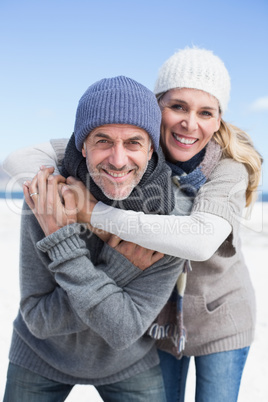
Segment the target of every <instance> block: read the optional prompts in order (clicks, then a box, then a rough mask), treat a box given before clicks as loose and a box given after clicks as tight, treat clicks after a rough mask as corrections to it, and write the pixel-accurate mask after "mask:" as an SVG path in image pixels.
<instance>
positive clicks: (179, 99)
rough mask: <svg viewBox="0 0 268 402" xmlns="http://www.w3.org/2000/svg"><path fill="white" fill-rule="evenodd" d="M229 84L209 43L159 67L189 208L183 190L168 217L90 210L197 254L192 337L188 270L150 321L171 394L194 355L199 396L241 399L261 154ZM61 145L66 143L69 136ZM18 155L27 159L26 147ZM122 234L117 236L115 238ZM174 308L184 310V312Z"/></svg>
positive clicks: (147, 239) (170, 144)
mask: <svg viewBox="0 0 268 402" xmlns="http://www.w3.org/2000/svg"><path fill="white" fill-rule="evenodd" d="M229 92H230V78H229V74H228V72H227V70H226V68H225V66H224V64H223V63H222V61H221V60H220V59H219V58H218V57H217V56H215V55H214V54H213V53H212V52H210V51H207V50H204V49H197V48H190V49H189V48H186V49H184V50H181V51H179V52H177V53H175V54H174V55H173V56H172V57H171V58H170V59H168V60H167V61H166V62H165V63H164V65H163V66H162V68H161V69H160V71H159V76H158V79H157V81H156V85H155V94H156V96H157V98H158V100H159V105H160V108H161V110H162V126H161V145H162V149H163V151H164V154H165V157H166V160H167V163H168V164H169V166H170V167H171V169H172V172H173V181H174V186H178V187H179V188H180V190H183V191H184V192H185V193H186V194H187V195H188V196H189V199H191V200H193V207H192V210H191V213H190V210H189V214H190V215H188V216H175V215H179V214H180V211H179V206H180V203H179V199H177V202H176V208H175V210H174V211H173V213H174V214H173V215H171V216H168V217H167V216H157V215H144V214H142V213H134V212H130V211H122V210H121V211H119V210H117V209H113V208H111V207H107V206H105V205H104V204H102V203H98V204H97V205H96V206H95V208H94V210H93V214H92V216H91V225H93V226H95V227H97V228H101V229H104V230H106V231H109V232H111V233H113V234H115V235H118V236H119V237H120V238H121V239H123V240H126V241H132V242H135V243H137V244H139V245H142V246H143V247H146V248H150V249H153V250H157V251H159V252H163V253H167V254H170V255H176V256H180V257H182V258H186V259H189V260H192V263H191V266H192V270H191V271H190V272H188V274H187V286H186V290H185V294H184V298H183V299H184V301H183V316H184V326H185V328H186V343H185V331H184V326H183V323H182V296H183V292H184V287H185V277H186V275H184V276H183V277H181V278H179V280H178V287H177V288H178V289H177V291H174V293H173V294H172V296H171V299H170V301H169V303H168V305H167V306H166V309H164V310H163V311H162V313H161V314H160V316H159V318H158V320H157V322H156V323H154V324H153V325H152V327H151V328H150V329H149V334H150V335H151V336H153V337H155V338H156V339H158V346H159V355H160V361H161V367H162V371H163V376H164V380H165V387H166V393H167V400H168V401H180V402H181V401H184V394H185V385H186V379H187V371H188V367H189V360H190V357H191V356H193V357H194V358H195V365H196V401H198V402H200V401H206V402H210V401H213V402H215V401H217V402H221V401H227V400H228V401H230V402H231V401H236V400H237V397H238V392H239V387H240V381H241V376H242V372H243V368H244V365H245V362H246V358H247V354H248V351H249V347H250V345H251V343H252V341H253V337H254V327H255V297H254V291H253V288H252V284H251V281H250V278H249V273H248V270H247V267H246V265H245V262H244V259H243V256H242V253H241V245H240V239H239V223H240V219H241V215H242V212H243V209H244V207H245V206H249V205H250V204H251V203H252V202H253V199H254V194H255V190H256V189H257V186H258V183H259V178H260V170H261V157H260V156H259V154H258V152H257V151H256V150H255V149H254V147H253V145H252V143H251V140H250V139H249V137H248V136H247V135H246V134H245V133H244V132H242V131H241V130H239V129H238V128H236V127H234V126H232V125H230V124H227V123H225V122H224V121H223V120H222V115H223V113H224V112H225V110H226V108H227V104H228V100H229ZM53 145H54V149H56V150H57V147H58V146H60V148H61V149H62V142H55V141H54V143H53ZM57 151H58V150H57ZM50 153H51V152H50ZM26 154H27V152H26ZM26 154H25V155H26ZM36 155H38V152H37V153H36ZM37 157H38V156H37ZM13 158H14V155H13ZM16 158H17V160H18V158H19V162H20V166H21V163H22V161H21V155H19V154H17V156H16ZM10 159H11V157H10ZM10 159H9V160H7V163H6V166H5V168H6V170H8V171H9V172H10V173H12V174H13V175H14V174H15V173H19V170H18V169H17V170H16V169H15V166H14V163H13V166H12V167H11V168H10V166H9V167H8V164H10ZM26 160H27V157H24V161H23V164H24V165H25V163H24V162H26ZM42 163H45V164H51V160H50V159H45V160H42ZM27 166H28V165H26V167H27ZM36 168H37V166H36V165H35V166H34V167H32V169H31V170H32V171H35V170H36ZM28 170H29V169H28ZM70 183H71V184H72V185H74V182H72V180H71V181H70ZM175 194H176V188H175ZM87 219H88V221H89V220H90V216H88V217H87ZM130 222H131V224H129V223H130ZM119 241H120V239H118V238H116V237H113V238H112V239H111V240H110V245H111V246H113V247H115V246H117V244H118V243H119ZM174 306H175V310H176V308H177V310H178V311H177V313H176V311H175V312H174ZM170 312H171V313H173V316H174V315H175V316H176V315H177V317H176V322H174V317H171V318H170V314H169V313H170ZM171 316H172V314H171ZM172 320H173V321H172Z"/></svg>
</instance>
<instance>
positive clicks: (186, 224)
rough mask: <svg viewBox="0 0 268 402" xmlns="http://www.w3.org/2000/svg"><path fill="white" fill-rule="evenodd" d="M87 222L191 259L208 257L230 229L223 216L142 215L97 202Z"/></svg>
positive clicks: (149, 246) (157, 249) (138, 242)
mask: <svg viewBox="0 0 268 402" xmlns="http://www.w3.org/2000/svg"><path fill="white" fill-rule="evenodd" d="M91 224H92V226H94V227H95V228H98V229H103V230H105V231H107V232H110V233H113V234H115V235H117V236H119V237H120V238H121V239H123V240H126V241H132V242H135V243H136V244H138V245H140V246H143V247H146V248H149V249H151V250H156V251H159V252H161V253H164V254H168V255H173V256H176V257H180V258H185V259H189V260H192V261H206V260H208V259H209V258H210V257H211V256H212V255H213V254H214V253H215V252H216V251H217V249H218V248H219V246H220V245H221V244H222V243H223V241H224V240H225V239H226V238H227V237H228V235H229V234H230V233H231V230H232V228H231V225H230V224H229V222H228V221H227V220H225V219H223V218H221V217H219V216H216V215H213V214H210V213H204V212H196V213H193V214H192V215H189V216H175V215H169V216H165V215H145V214H144V213H143V212H134V211H123V210H119V209H117V208H112V207H108V206H107V205H105V204H103V203H101V202H99V203H97V205H96V206H95V208H94V209H93V213H92V216H91Z"/></svg>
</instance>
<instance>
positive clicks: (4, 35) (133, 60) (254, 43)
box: [0, 0, 268, 191]
mask: <svg viewBox="0 0 268 402" xmlns="http://www.w3.org/2000/svg"><path fill="white" fill-rule="evenodd" d="M267 21H268V1H267V0H255V1H254V2H252V1H249V0H236V1H234V0H224V1H223V0H222V1H216V0H202V1H200V0H195V1H194V0H187V1H185V0H184V1H180V0H176V1H173V0H171V1H169V0H165V1H163V0H152V1H151V0H148V1H146V0H136V1H126V0H125V1H123V0H118V1H117V0H113V1H109V0H102V1H90V0H88V1H86V0H53V1H52V0H46V1H42V0H1V3H0V49H1V64H0V72H1V73H0V83H1V91H0V107H1V147H0V161H2V160H3V159H4V158H5V157H6V156H7V155H8V153H9V152H11V151H13V150H15V149H17V148H21V147H24V146H29V145H31V144H36V143H39V142H43V141H47V140H49V139H50V138H53V137H69V136H70V135H71V133H72V130H73V125H74V117H75V111H76V107H77V103H78V100H79V98H80V97H81V95H82V94H83V92H84V91H85V90H86V88H87V87H88V86H89V85H90V84H92V83H93V82H95V81H97V80H99V79H101V78H104V77H111V76H115V75H121V74H123V75H127V76H129V77H132V78H134V79H136V80H137V81H139V82H141V83H143V84H144V85H146V86H148V87H149V88H150V89H153V86H154V81H155V79H156V76H157V72H158V69H159V68H160V66H161V65H162V63H163V62H164V61H165V60H166V59H167V58H168V57H170V56H171V55H172V54H173V53H174V52H175V51H176V50H178V49H181V48H184V47H185V46H191V45H196V46H199V47H204V48H207V49H210V50H213V51H214V53H215V54H217V55H218V56H220V57H221V58H222V60H223V61H224V63H225V65H226V67H227V69H228V70H229V73H230V75H231V80H232V92H231V101H230V104H229V108H228V111H227V112H226V114H225V116H224V118H225V120H227V121H230V122H232V123H234V124H236V125H238V126H239V127H241V128H243V129H245V130H246V131H247V132H248V133H249V134H250V135H251V137H252V139H253V141H254V143H255V145H256V147H257V149H258V150H259V151H260V152H261V153H262V155H263V157H264V159H265V163H264V169H263V182H262V186H261V190H263V191H268V167H267V164H268V163H267V160H268V50H267V49H268V45H267V43H268V23H267Z"/></svg>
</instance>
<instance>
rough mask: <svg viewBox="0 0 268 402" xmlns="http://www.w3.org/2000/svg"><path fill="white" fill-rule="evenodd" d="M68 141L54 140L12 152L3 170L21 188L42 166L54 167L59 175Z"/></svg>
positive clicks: (5, 161) (4, 163)
mask: <svg viewBox="0 0 268 402" xmlns="http://www.w3.org/2000/svg"><path fill="white" fill-rule="evenodd" d="M67 142H68V139H59V140H52V142H45V143H42V144H39V145H35V146H33V147H28V148H22V149H19V150H17V151H14V152H12V153H11V154H10V155H8V156H7V158H6V159H5V160H4V162H3V169H4V170H5V171H6V172H7V173H8V175H9V176H10V177H12V178H13V179H16V182H17V183H19V184H20V185H21V186H22V185H23V183H24V181H25V180H30V179H32V178H33V177H34V176H35V174H36V172H37V171H38V170H39V168H40V166H42V165H45V166H53V167H54V168H55V171H54V173H55V174H59V169H58V166H59V165H60V164H61V159H62V157H63V155H64V150H65V148H66V145H67Z"/></svg>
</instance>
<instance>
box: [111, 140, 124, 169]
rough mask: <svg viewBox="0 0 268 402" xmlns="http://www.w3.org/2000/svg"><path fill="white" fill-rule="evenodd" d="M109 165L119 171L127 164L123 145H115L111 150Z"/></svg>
mask: <svg viewBox="0 0 268 402" xmlns="http://www.w3.org/2000/svg"><path fill="white" fill-rule="evenodd" d="M109 163H110V164H111V165H113V166H114V167H116V168H117V169H121V168H122V167H123V166H125V165H127V164H128V156H127V151H126V149H125V147H124V146H123V144H115V145H114V146H113V147H112V148H111V154H110V156H109Z"/></svg>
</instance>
